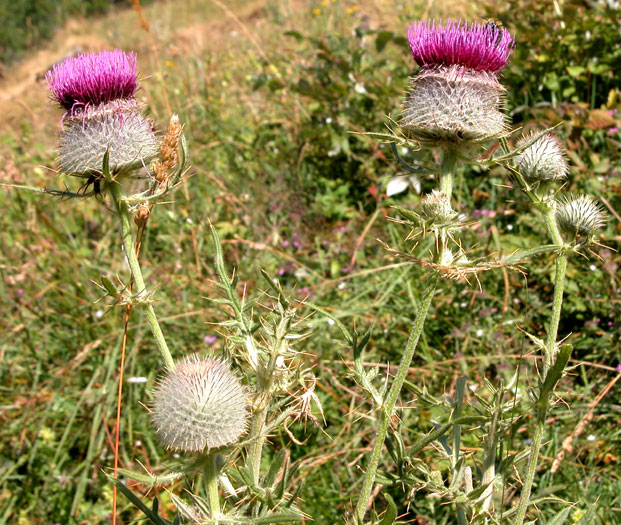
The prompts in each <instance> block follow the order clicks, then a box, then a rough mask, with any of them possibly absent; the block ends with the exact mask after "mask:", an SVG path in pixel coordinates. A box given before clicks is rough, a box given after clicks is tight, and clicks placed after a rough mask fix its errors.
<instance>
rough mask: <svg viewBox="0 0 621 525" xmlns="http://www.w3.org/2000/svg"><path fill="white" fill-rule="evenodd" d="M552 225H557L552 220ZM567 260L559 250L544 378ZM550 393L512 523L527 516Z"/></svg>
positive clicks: (541, 408) (544, 397) (541, 405)
mask: <svg viewBox="0 0 621 525" xmlns="http://www.w3.org/2000/svg"><path fill="white" fill-rule="evenodd" d="M547 222H548V221H546V223H547ZM554 226H555V227H556V223H555V222H554ZM556 232H557V233H558V229H557V230H556ZM559 238H560V234H559ZM560 240H561V242H562V238H560ZM555 241H556V239H555ZM567 259H568V254H567V253H566V252H564V251H561V253H560V254H559V255H558V257H557V258H556V275H555V278H554V300H553V304H552V316H551V318H550V324H549V325H548V334H547V336H546V344H545V355H544V367H543V378H544V379H545V378H546V376H547V374H548V371H549V370H550V368H551V367H552V365H553V364H554V359H555V355H556V338H557V336H558V325H559V322H560V320H561V308H562V306H563V292H564V290H565V274H566V272H567ZM542 384H543V383H542ZM550 396H551V393H544V392H541V393H540V399H539V402H538V403H537V413H536V421H535V434H534V436H533V442H532V445H531V450H530V458H529V460H528V466H527V467H526V477H525V479H524V485H523V487H522V493H521V495H520V502H519V504H518V510H517V514H516V516H515V520H514V522H513V523H514V525H522V523H523V522H524V517H525V516H526V510H527V508H528V503H529V500H530V494H531V491H532V488H533V482H534V479H535V473H536V472H537V462H538V460H539V451H540V449H541V442H542V440H543V434H544V431H545V424H546V414H547V411H548V406H549V404H550Z"/></svg>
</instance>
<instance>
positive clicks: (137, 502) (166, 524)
mask: <svg viewBox="0 0 621 525" xmlns="http://www.w3.org/2000/svg"><path fill="white" fill-rule="evenodd" d="M106 476H107V477H108V480H109V481H111V482H112V483H114V484H115V485H116V486H117V488H118V489H119V490H120V491H121V492H122V493H123V494H124V495H125V497H126V498H127V499H128V500H129V501H131V502H132V503H133V504H134V506H135V507H137V508H138V509H139V510H140V511H142V513H143V514H144V515H145V516H147V518H149V519H150V520H151V523H154V524H155V525H170V521H168V520H166V519H164V518H161V517H160V516H158V515H157V514H156V513H155V512H153V511H152V510H151V509H150V508H149V507H147V506H146V505H145V504H144V503H143V502H142V500H141V499H140V498H138V497H137V496H136V495H135V494H134V493H133V492H132V491H131V490H129V488H127V486H125V484H124V483H123V482H122V481H120V480H118V479H115V478H113V477H112V476H110V475H109V474H106Z"/></svg>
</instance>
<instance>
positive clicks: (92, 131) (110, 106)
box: [59, 99, 159, 175]
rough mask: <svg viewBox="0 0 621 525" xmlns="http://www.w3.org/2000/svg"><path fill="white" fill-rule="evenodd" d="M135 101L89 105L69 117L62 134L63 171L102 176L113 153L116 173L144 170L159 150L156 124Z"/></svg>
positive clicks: (112, 163) (61, 158) (111, 165)
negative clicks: (154, 124)
mask: <svg viewBox="0 0 621 525" xmlns="http://www.w3.org/2000/svg"><path fill="white" fill-rule="evenodd" d="M140 109H141V108H140V105H139V104H138V102H137V101H136V100H134V99H119V100H113V101H112V102H107V103H105V104H99V105H98V106H87V107H86V108H85V109H84V110H82V111H79V112H76V113H73V114H71V115H70V116H69V117H67V118H65V120H64V126H63V130H62V131H61V132H60V140H59V151H60V169H61V171H62V172H63V173H67V174H70V175H90V174H92V173H101V171H102V166H103V158H104V155H105V153H106V151H107V152H108V154H109V159H108V161H109V167H110V171H111V172H112V173H123V172H127V171H131V170H134V169H136V168H140V167H141V166H143V165H144V164H145V163H147V162H149V161H150V160H151V159H153V158H154V157H155V156H156V155H157V154H158V151H159V144H158V141H157V137H156V136H155V133H154V131H153V124H152V122H151V121H150V120H149V119H147V118H145V117H144V116H143V115H142V114H141V112H140Z"/></svg>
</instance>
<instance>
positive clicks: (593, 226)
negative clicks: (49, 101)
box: [556, 195, 605, 238]
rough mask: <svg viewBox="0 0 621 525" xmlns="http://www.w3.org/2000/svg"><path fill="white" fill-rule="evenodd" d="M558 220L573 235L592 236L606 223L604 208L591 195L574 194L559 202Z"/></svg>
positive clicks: (559, 224) (562, 229) (562, 228)
mask: <svg viewBox="0 0 621 525" xmlns="http://www.w3.org/2000/svg"><path fill="white" fill-rule="evenodd" d="M556 221H557V223H558V226H559V228H560V229H561V231H563V232H564V233H566V234H567V235H569V236H571V237H577V236H583V237H587V238H588V237H592V236H593V235H594V234H595V232H596V231H597V230H599V229H600V228H601V227H603V226H604V224H605V217H604V214H603V212H602V209H601V208H600V207H599V205H598V204H597V203H596V202H595V200H594V199H593V198H592V197H590V196H589V195H579V196H572V197H569V198H566V199H564V200H563V201H561V202H559V203H558V205H557V208H556Z"/></svg>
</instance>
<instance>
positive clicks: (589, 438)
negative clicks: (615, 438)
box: [587, 434, 595, 441]
mask: <svg viewBox="0 0 621 525" xmlns="http://www.w3.org/2000/svg"><path fill="white" fill-rule="evenodd" d="M587 441H595V436H594V435H593V434H589V435H588V436H587Z"/></svg>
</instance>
